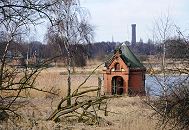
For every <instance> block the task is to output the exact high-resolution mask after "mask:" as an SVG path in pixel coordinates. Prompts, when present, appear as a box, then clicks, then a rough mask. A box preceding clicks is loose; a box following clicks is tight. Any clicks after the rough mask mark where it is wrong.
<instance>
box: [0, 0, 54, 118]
mask: <svg viewBox="0 0 189 130" xmlns="http://www.w3.org/2000/svg"><path fill="white" fill-rule="evenodd" d="M54 4H55V3H53V2H50V1H41V0H19V1H14V0H6V1H4V0H0V28H1V30H2V31H3V32H4V35H5V37H4V39H3V42H4V43H5V47H4V49H3V52H2V54H3V55H2V57H0V93H1V95H0V114H3V113H9V114H7V115H10V114H13V115H15V114H16V115H17V113H16V110H17V109H18V108H20V107H22V105H24V104H25V102H23V101H22V100H20V99H24V97H28V93H29V91H27V90H30V89H33V90H37V91H43V92H48V91H45V90H41V89H38V88H37V87H35V86H34V83H35V79H36V78H37V76H38V74H39V73H40V71H41V70H42V69H43V68H44V67H43V65H45V64H46V63H45V62H44V63H41V64H38V66H37V68H31V69H25V68H23V69H18V68H16V67H11V65H10V64H9V63H8V60H7V53H8V50H9V47H10V45H11V44H12V43H14V42H15V41H17V40H18V38H20V37H22V36H24V35H25V34H27V33H28V31H29V29H30V26H31V25H33V26H35V25H37V24H38V20H39V19H43V18H47V19H48V20H50V21H51V22H52V19H51V18H50V15H49V14H50V11H49V10H50V7H51V6H52V5H54ZM48 93H51V92H48ZM4 115H6V114H4ZM1 116H2V115H1ZM2 117H3V116H2ZM5 119H7V118H6V117H4V118H3V119H1V120H5Z"/></svg>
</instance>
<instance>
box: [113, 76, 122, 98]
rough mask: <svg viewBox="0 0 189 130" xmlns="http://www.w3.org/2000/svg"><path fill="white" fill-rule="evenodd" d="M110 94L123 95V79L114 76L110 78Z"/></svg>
mask: <svg viewBox="0 0 189 130" xmlns="http://www.w3.org/2000/svg"><path fill="white" fill-rule="evenodd" d="M112 94H113V95H114V94H117V95H122V94H123V78H122V77H121V76H115V77H113V78H112Z"/></svg>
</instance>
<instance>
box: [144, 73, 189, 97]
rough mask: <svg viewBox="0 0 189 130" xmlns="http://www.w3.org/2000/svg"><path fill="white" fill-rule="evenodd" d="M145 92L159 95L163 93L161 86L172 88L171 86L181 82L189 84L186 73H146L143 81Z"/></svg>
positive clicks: (188, 77)
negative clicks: (165, 74) (164, 74)
mask: <svg viewBox="0 0 189 130" xmlns="http://www.w3.org/2000/svg"><path fill="white" fill-rule="evenodd" d="M145 83H146V84H145V87H146V92H147V93H149V94H150V95H152V96H157V95H161V94H162V93H163V86H164V84H165V85H166V87H167V88H172V87H173V86H179V85H181V84H189V76H188V75H168V76H165V78H164V76H163V75H156V76H152V75H146V81H145Z"/></svg>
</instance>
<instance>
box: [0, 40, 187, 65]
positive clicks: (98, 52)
mask: <svg viewBox="0 0 189 130" xmlns="http://www.w3.org/2000/svg"><path fill="white" fill-rule="evenodd" d="M125 43H126V44H127V45H128V46H129V47H130V49H131V50H132V51H133V52H134V53H135V54H136V55H138V56H139V57H143V59H141V60H144V59H145V58H146V57H147V56H149V55H159V54H161V53H162V51H163V49H162V44H157V43H156V44H155V43H153V42H152V41H151V40H149V41H148V42H147V43H143V42H142V41H140V42H138V43H136V44H134V45H133V44H131V43H129V42H125ZM120 44H121V43H119V42H96V43H92V44H70V45H69V50H70V52H71V57H72V65H73V66H85V65H86V61H87V59H99V60H104V59H105V58H107V57H108V56H109V55H111V54H113V51H114V49H115V48H116V47H117V46H119V45H120ZM5 45H6V44H5V43H4V42H3V41H1V42H0V56H2V55H3V51H4V48H5ZM165 45H166V57H167V58H186V59H187V58H189V44H188V42H187V41H185V40H183V39H169V40H167V41H165ZM60 49H61V50H63V51H60ZM8 50H9V51H8V53H7V57H9V58H11V57H15V56H23V57H24V58H26V57H27V56H28V57H31V56H32V55H34V54H35V55H36V56H37V57H38V58H39V59H48V58H52V57H56V56H58V55H61V57H60V58H56V61H62V62H65V63H66V57H67V53H66V51H65V47H64V46H60V44H56V43H53V44H51V43H48V44H42V43H40V42H38V41H33V42H30V43H24V42H12V43H11V44H10V46H9V49H8Z"/></svg>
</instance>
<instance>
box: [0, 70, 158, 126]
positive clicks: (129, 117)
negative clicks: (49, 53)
mask: <svg viewBox="0 0 189 130" xmlns="http://www.w3.org/2000/svg"><path fill="white" fill-rule="evenodd" d="M100 69H102V68H100ZM100 69H99V71H100ZM76 70H77V72H78V73H77V74H74V75H72V79H71V81H72V91H73V90H74V89H76V88H77V87H78V85H79V84H80V83H82V82H83V81H84V80H85V78H86V77H87V75H88V74H89V72H91V71H92V70H91V69H90V68H76ZM65 72H66V70H65V68H50V69H47V70H44V71H42V72H41V74H40V76H39V77H38V79H37V81H36V87H38V88H41V89H44V90H51V89H53V91H54V92H59V96H58V97H57V96H52V95H50V94H47V93H42V92H37V91H34V90H32V91H31V97H32V100H30V103H29V104H27V105H26V106H25V107H24V108H22V109H21V110H20V113H22V117H23V118H22V119H20V120H19V122H17V125H15V124H14V123H11V122H9V125H6V124H4V125H3V126H2V125H0V130H1V129H4V128H7V129H18V128H20V129H24V130H25V129H31V130H154V129H156V123H157V120H155V119H154V118H152V117H151V114H152V113H153V111H152V110H151V109H150V108H149V106H148V105H146V104H145V103H144V102H143V100H145V98H144V97H143V98H141V97H128V96H124V97H121V98H116V99H111V100H109V102H108V111H110V112H109V113H108V116H104V114H103V113H99V114H100V116H101V117H102V119H103V121H102V122H101V123H100V125H99V126H89V125H85V124H82V123H76V122H68V121H65V122H64V121H63V122H60V123H54V122H52V121H46V119H47V117H48V116H49V115H50V113H52V112H53V110H54V109H55V108H56V105H57V103H58V101H59V100H60V98H61V97H63V96H65V95H66V90H67V76H66V75H63V74H64V73H65ZM98 76H101V77H102V75H101V74H99V73H97V74H94V75H92V76H91V78H90V79H89V80H88V81H87V82H86V84H84V86H83V89H86V88H87V87H95V86H97V85H98ZM102 93H103V89H102Z"/></svg>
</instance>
